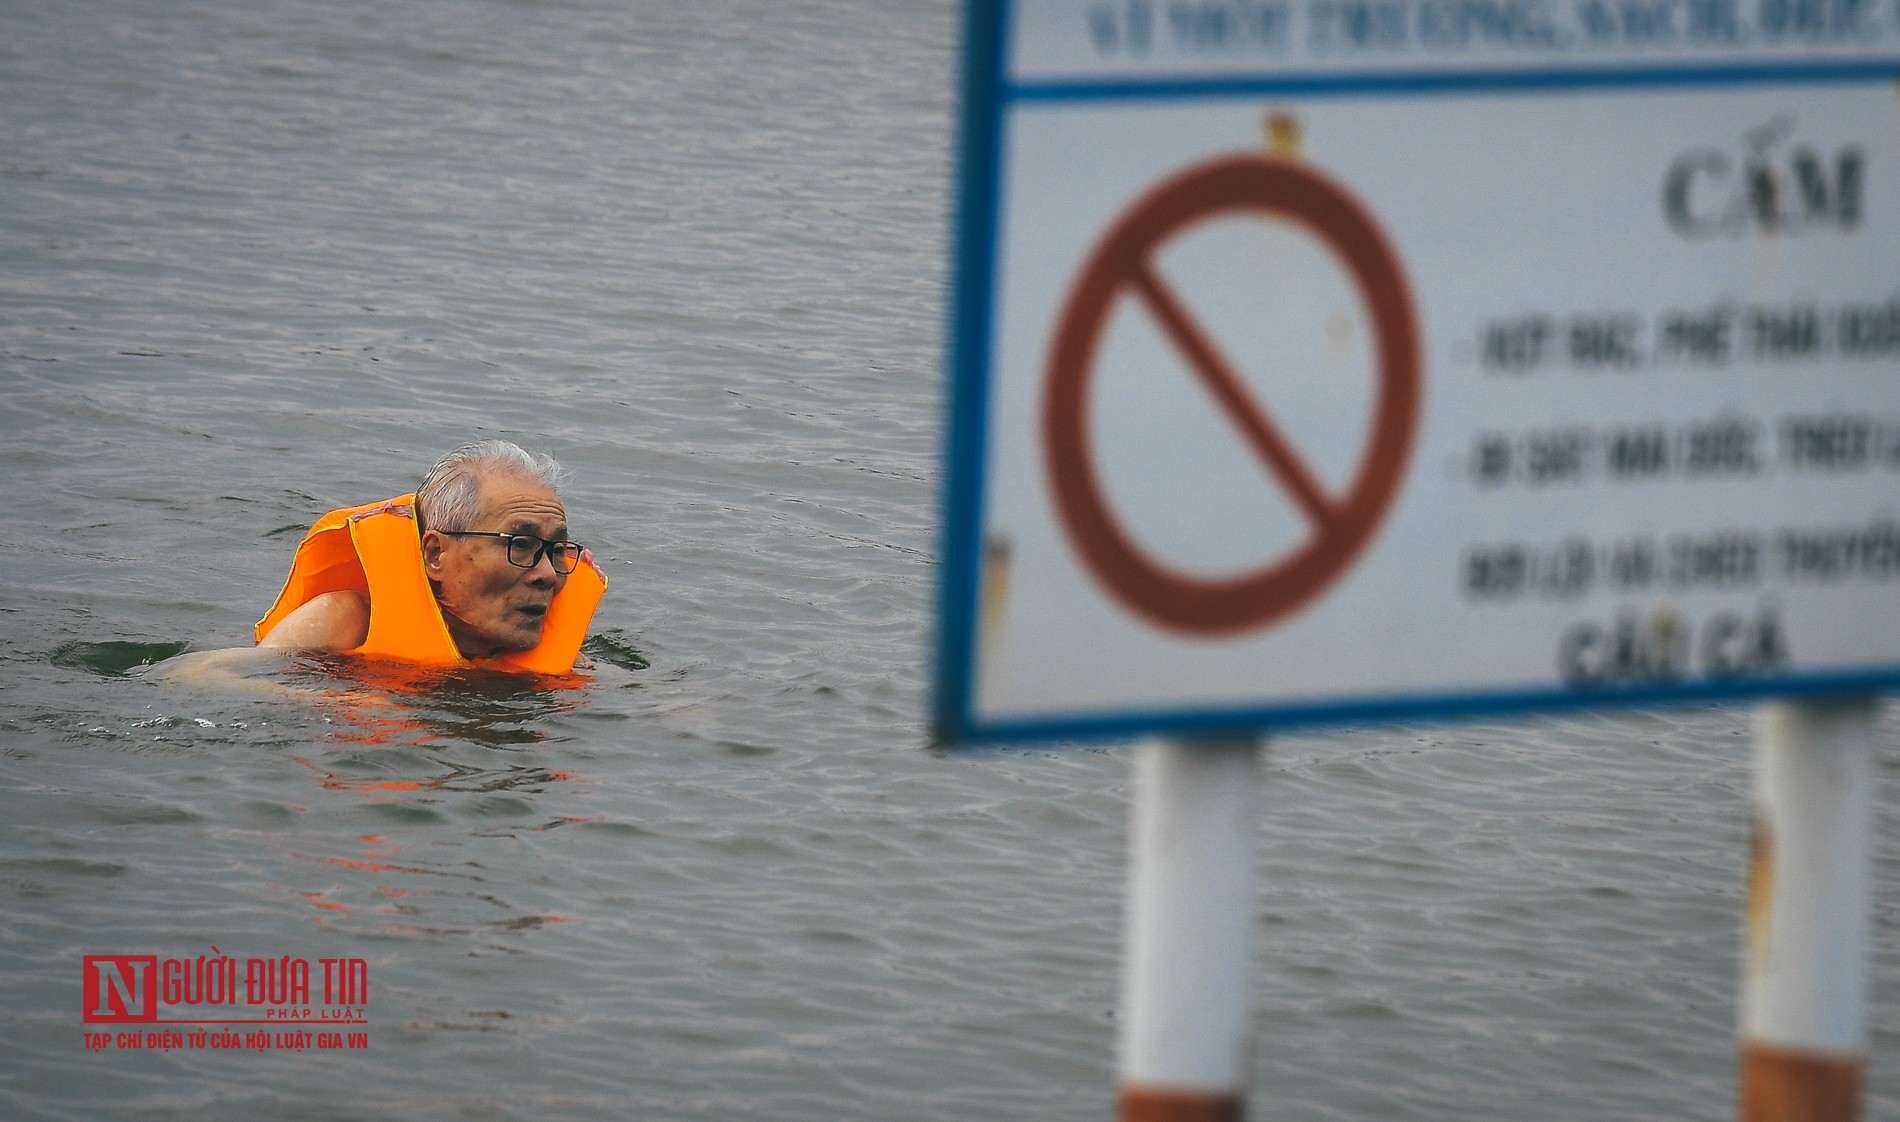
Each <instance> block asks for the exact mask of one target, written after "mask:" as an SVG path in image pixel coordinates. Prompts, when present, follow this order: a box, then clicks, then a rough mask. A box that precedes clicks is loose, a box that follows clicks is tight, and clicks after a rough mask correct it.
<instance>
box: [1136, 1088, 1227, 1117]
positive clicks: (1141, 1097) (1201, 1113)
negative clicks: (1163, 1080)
mask: <svg viewBox="0 0 1900 1122" xmlns="http://www.w3.org/2000/svg"><path fill="white" fill-rule="evenodd" d="M1244 1117H1245V1115H1244V1113H1243V1112H1242V1110H1241V1108H1240V1097H1239V1096H1238V1095H1215V1094H1208V1093H1206V1092H1202V1091H1175V1090H1168V1089H1166V1088H1160V1087H1123V1088H1122V1097H1121V1122H1241V1120H1242V1119H1243V1118H1244Z"/></svg>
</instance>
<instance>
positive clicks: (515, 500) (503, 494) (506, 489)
mask: <svg viewBox="0 0 1900 1122" xmlns="http://www.w3.org/2000/svg"><path fill="white" fill-rule="evenodd" d="M480 482H481V486H480V494H481V516H480V517H479V518H477V519H476V520H475V524H474V525H473V526H470V527H468V528H469V529H471V530H492V531H497V532H500V533H504V534H532V535H534V536H535V537H537V538H544V539H546V540H548V541H563V540H565V539H566V538H567V512H566V511H565V510H563V509H562V507H561V500H560V499H557V498H555V497H554V492H553V491H551V490H549V489H548V488H547V487H546V486H544V485H543V484H542V483H541V482H540V481H539V480H536V479H534V478H533V477H531V476H523V475H515V474H512V473H494V472H491V473H489V474H487V475H484V476H482V477H481V481H480ZM422 563H423V568H424V570H425V571H426V572H427V573H428V575H429V580H430V581H432V582H433V583H434V585H435V590H436V601H437V603H438V604H440V605H441V608H442V619H443V622H445V623H447V624H448V627H449V635H450V637H452V638H453V639H454V640H455V645H456V646H457V647H459V648H461V651H462V655H463V656H464V657H466V658H493V657H494V656H496V655H499V654H506V653H508V652H511V651H525V650H529V649H531V648H532V647H533V646H534V645H535V644H537V643H539V642H540V641H541V628H542V626H543V625H544V624H545V623H546V622H547V614H548V605H549V604H550V603H551V602H552V601H553V600H554V594H555V593H557V592H559V591H560V590H561V587H562V586H563V585H565V584H566V583H567V577H566V575H565V574H562V573H557V572H555V571H554V565H553V563H552V562H551V561H549V559H548V558H547V556H546V555H545V554H544V555H543V556H541V557H539V558H537V559H536V560H535V563H534V568H532V569H523V568H521V567H520V566H518V565H511V564H509V563H508V543H507V542H506V541H504V540H503V539H501V538H488V537H450V536H449V535H447V534H443V533H440V532H438V531H435V530H425V531H423V534H422Z"/></svg>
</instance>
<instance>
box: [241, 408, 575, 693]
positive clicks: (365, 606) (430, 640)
mask: <svg viewBox="0 0 1900 1122" xmlns="http://www.w3.org/2000/svg"><path fill="white" fill-rule="evenodd" d="M560 474H561V468H560V465H559V464H557V463H555V461H554V459H553V458H552V457H550V456H546V455H541V454H536V453H531V452H528V451H526V450H525V449H522V448H521V447H519V446H517V445H515V444H511V443H509V442H508V441H505V440H484V441H480V442H478V443H474V444H466V445H463V446H462V447H460V448H457V449H456V450H455V451H453V452H450V453H449V454H448V455H446V456H444V457H443V458H442V459H441V460H440V461H438V462H437V463H436V465H435V466H434V467H433V468H431V469H429V474H428V475H427V476H425V477H424V478H423V481H422V486H420V487H418V488H417V489H416V491H415V493H414V494H413V495H400V496H397V497H396V498H393V499H389V500H387V501H385V502H380V503H369V504H367V505H364V506H360V507H347V508H344V509H342V510H335V511H331V512H330V513H329V514H326V515H324V516H323V517H322V518H320V519H318V520H317V523H316V524H315V525H314V526H312V527H311V528H310V532H309V533H308V534H306V535H305V537H304V540H303V543H302V544H301V545H299V546H298V547H297V557H296V560H295V562H294V563H293V564H292V567H291V572H290V577H289V579H288V580H286V581H285V583H284V590H283V592H281V593H279V594H278V597H277V602H276V604H274V605H273V606H272V607H271V610H270V612H269V613H267V614H266V615H265V616H264V618H263V619H262V620H261V621H259V622H258V625H257V630H256V636H257V643H258V646H260V647H268V648H278V649H286V650H303V651H348V652H354V653H358V654H363V655H368V656H373V657H381V658H398V659H405V660H408V661H411V662H420V663H425V664H431V665H439V666H485V667H494V668H496V669H502V670H526V671H533V672H537V673H543V674H561V673H566V672H567V671H569V670H570V669H584V668H586V667H588V666H591V665H592V663H591V662H590V661H589V660H588V659H587V656H585V655H583V654H581V653H580V645H581V641H582V640H583V639H584V638H586V632H587V624H588V621H589V620H590V619H592V618H593V614H594V608H595V606H596V605H597V604H599V602H600V597H601V593H602V592H604V591H605V590H606V587H607V582H606V577H605V574H603V573H602V572H601V571H600V567H599V566H598V565H596V564H595V563H594V558H593V554H592V553H591V552H589V551H588V550H586V549H584V548H582V547H581V546H580V545H579V544H578V543H577V542H575V541H573V540H572V539H570V538H569V537H568V527H567V512H566V510H565V508H563V507H562V505H561V499H560V496H559V495H558V494H557V493H556V491H555V486H556V484H557V483H558V482H559V478H560Z"/></svg>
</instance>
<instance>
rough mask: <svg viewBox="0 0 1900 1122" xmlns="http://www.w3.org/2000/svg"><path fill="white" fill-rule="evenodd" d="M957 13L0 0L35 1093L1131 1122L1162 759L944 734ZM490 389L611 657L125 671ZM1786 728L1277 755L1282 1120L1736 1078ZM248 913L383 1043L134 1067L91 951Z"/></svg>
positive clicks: (12, 836)
mask: <svg viewBox="0 0 1900 1122" xmlns="http://www.w3.org/2000/svg"><path fill="white" fill-rule="evenodd" d="M957 16H958V13H957V11H956V9H955V7H954V6H953V5H952V4H950V3H948V2H946V0H930V2H907V0H883V2H878V0H854V2H842V0H705V2H700V3H694V4H662V3H657V2H655V3H645V2H631V3H611V2H609V0H546V2H528V0H417V2H414V3H403V4H387V3H371V2H369V0H331V2H327V3H319V4H310V3H297V4H292V3H283V2H271V0H251V2H246V3H238V2H235V0H180V2H177V3H168V4H164V5H152V4H141V3H133V2H131V0H72V2H66V3H52V2H45V0H21V2H16V3H10V4H7V5H5V6H0V106H4V110H5V111H4V113H0V479H4V480H5V482H6V486H5V488H4V492H0V514H4V523H3V524H4V527H5V529H4V532H0V566H3V568H0V776H3V777H4V779H3V781H0V823H4V825H0V899H4V901H5V904H4V909H3V910H0V1116H4V1117H6V1118H9V1119H39V1118H49V1119H87V1120H92V1119H101V1118H136V1119H141V1120H164V1119H203V1118H230V1119H311V1120H317V1119H324V1120H329V1119H388V1118H402V1119H502V1118H603V1117H611V1118H641V1119H648V1118H651V1119H681V1120H698V1119H705V1120H713V1119H730V1118H761V1119H776V1120H814V1122H815V1120H819V1119H840V1118H849V1119H870V1120H882V1119H944V1120H951V1119H956V1120H959V1122H961V1120H967V1119H971V1118H994V1119H1005V1118H1031V1117H1033V1118H1040V1119H1098V1118H1103V1117H1107V1116H1109V1114H1110V1112H1111V1110H1112V1107H1111V1102H1112V1095H1113V1091H1114V1072H1113V1042H1114V1028H1115V1022H1114V1016H1115V1013H1114V1002H1115V992H1116V985H1117V962H1118V940H1119V937H1120V924H1121V919H1120V908H1121V898H1122V875H1123V867H1124V847H1125V844H1126V820H1127V790H1126V788H1127V781H1128V766H1127V765H1128V759H1127V753H1126V751H1124V750H1122V749H1120V748H1116V747H1113V746H1109V747H1101V746H1096V747H1087V748H1070V749H1065V750H1060V751H1053V750H1052V751H1029V752H1022V751H1012V752H997V753H988V754H977V755H962V754H958V755H945V754H942V753H938V752H933V751H932V750H930V749H929V747H928V745H927V743H926V733H925V731H924V728H923V719H922V714H923V710H924V706H925V701H926V693H927V688H926V681H927V674H928V665H927V656H926V644H927V636H928V633H929V630H930V625H931V611H932V597H933V595H934V591H935V575H936V574H935V569H934V566H933V552H934V550H935V549H936V545H937V538H936V534H937V503H938V491H939V482H940V481H939V468H938V461H937V450H938V434H939V428H940V420H941V416H942V405H941V399H942V389H943V383H942V375H941V371H940V339H941V328H940V324H941V320H942V313H943V301H944V292H945V276H946V264H945V244H946V234H945V231H946V209H947V183H948V176H949V168H950V141H949V137H950V132H951V124H952V114H953V97H952V90H953V88H954V76H953V75H954V68H955V54H956V36H957ZM482 436H506V437H510V438H514V439H518V440H520V441H522V442H524V443H527V444H529V445H531V446H534V447H537V448H542V449H546V450H548V451H551V452H553V453H555V454H556V455H558V456H559V457H561V458H562V460H563V461H564V462H565V463H566V464H567V465H568V466H569V468H570V469H571V470H572V472H573V483H572V485H571V487H570V488H569V489H568V492H567V502H568V510H569V513H570V515H571V518H572V522H573V525H574V529H575V534H576V536H577V537H579V538H581V539H582V540H583V541H585V542H587V543H588V544H590V545H591V546H593V547H594V549H595V550H596V551H597V553H598V554H599V555H600V556H601V557H602V558H603V560H604V561H605V564H606V567H607V570H608V572H609V574H610V576H611V579H612V581H613V587H612V590H611V591H610V592H609V594H608V598H607V600H606V601H605V603H604V605H603V607H602V609H601V611H600V614H599V615H598V616H597V617H596V620H595V630H596V632H598V635H597V637H596V639H595V640H594V641H593V644H592V646H591V649H593V650H595V652H596V653H597V654H598V655H600V656H601V658H602V661H603V665H602V667H601V670H600V672H599V674H598V675H597V677H596V678H595V680H594V682H593V683H592V684H591V685H590V686H588V687H586V688H584V689H579V690H568V691H542V692H535V691H531V690H524V689H522V688H521V687H520V686H519V685H518V684H514V683H510V682H508V681H506V680H497V679H488V678H482V677H479V676H474V677H467V678H463V679H460V680H457V681H454V682H451V683H448V684H446V685H445V686H444V687H443V688H442V689H441V690H439V691H438V692H436V693H435V694H433V695H431V696H429V697H427V698H426V699H418V698H414V697H411V698H407V699H402V700H397V699H392V698H391V697H389V696H388V695H386V694H385V693H383V692H382V691H380V690H379V688H378V687H377V686H376V684H375V683H364V682H360V681H358V680H356V678H355V677H354V671H352V670H351V669H350V668H348V667H336V666H323V665H314V664H304V665H286V666H282V667H277V668H269V669H266V670H264V671H261V672H259V673H257V674H255V675H254V676H252V677H250V678H247V679H246V680H245V681H244V682H242V683H239V684H234V685H227V686H185V685H179V684H176V683H171V682H167V681H163V680H160V679H158V678H157V677H155V676H153V675H151V674H148V673H144V672H142V671H141V669H140V664H141V663H143V662H146V661H151V660H158V659H162V658H164V657H166V656H167V655H170V654H173V653H175V652H177V651H179V650H181V649H183V648H184V646H185V645H187V644H188V645H189V646H190V647H191V648H193V649H199V650H202V649H212V648H218V647H227V646H237V645H242V644H245V643H247V642H248V640H249V628H250V625H251V623H252V621H254V620H255V619H256V618H257V617H258V616H259V615H260V614H261V613H262V611H263V609H264V608H265V607H266V606H267V605H268V603H269V601H270V600H271V598H272V597H273V596H274V594H275V592H276V590H277V588H278V585H279V583H280V582H281V580H282V578H283V574H284V571H285V569H286V567H287V565H288V563H289V558H290V553H291V550H292V548H293V547H294V545H295V542H296V540H297V537H298V535H299V534H300V533H301V531H302V529H303V527H305V526H306V525H308V523H309V522H310V521H311V520H312V519H313V518H315V517H316V516H317V515H318V514H320V513H322V512H323V511H325V510H327V509H329V508H331V507H335V506H340V505H345V504H353V503H360V502H366V501H370V500H373V499H377V498H381V497H384V496H386V495H389V494H393V493H396V492H399V491H402V490H406V489H408V488H410V487H412V486H413V485H414V482H415V481H416V479H417V478H418V476H419V474H420V472H421V471H422V470H423V469H424V468H425V467H426V466H427V465H428V463H429V462H431V461H432V460H433V459H434V458H435V456H436V455H438V454H439V453H440V452H442V451H444V450H446V449H447V448H449V447H451V446H452V445H454V444H456V443H458V442H460V441H462V440H465V439H469V438H474V437H482ZM286 687H289V688H286ZM294 691H302V692H294ZM1881 722H1882V726H1881V736H1882V743H1883V745H1891V744H1893V743H1894V741H1895V740H1896V739H1897V738H1900V737H1897V734H1900V717H1897V715H1896V710H1895V708H1894V707H1893V706H1892V705H1888V706H1887V707H1885V708H1884V709H1883V710H1882V716H1881ZM1750 735H1751V733H1750V714H1749V713H1748V711H1747V710H1746V709H1745V708H1725V707H1701V708H1695V709H1687V710H1669V711H1662V712H1654V713H1636V714H1621V715H1614V716H1589V715H1586V716H1566V717H1562V718H1551V719H1538V720H1526V721H1519V722H1485V723H1457V724H1439V725H1419V726H1406V727H1384V728H1378V729H1372V730H1342V731H1337V732H1329V733H1324V734H1311V735H1304V736H1299V737H1288V738H1285V739H1281V740H1277V741H1275V742H1274V743H1273V744H1272V745H1271V747H1270V757H1269V767H1268V768H1267V771H1266V780H1267V781H1266V784H1265V787H1264V792H1263V802H1264V804H1265V805H1264V808H1263V812H1262V814H1261V817H1260V821H1259V845H1260V860H1259V878H1258V883H1259V886H1260V898H1259V903H1258V906H1257V909H1256V912H1257V925H1256V944H1257V945H1256V957H1255V971H1254V975H1253V979H1252V986H1253V996H1252V1008H1253V1011H1254V1030H1253V1035H1252V1038H1251V1039H1252V1044H1251V1051H1250V1063H1249V1073H1248V1089H1249V1100H1250V1109H1251V1110H1252V1112H1253V1114H1254V1116H1255V1117H1259V1118H1273V1119H1314V1120H1318V1119H1347V1118H1352V1119H1366V1118H1379V1119H1421V1120H1422V1119H1443V1120H1452V1119H1524V1118H1533V1117H1534V1118H1539V1119H1556V1120H1573V1119H1574V1120H1579V1122H1581V1120H1585V1119H1603V1118H1617V1119H1656V1120H1663V1119H1671V1120H1674V1119H1719V1118H1726V1117H1730V1116H1731V1114H1732V1105H1731V1104H1732V1101H1733V1094H1732V1081H1733V1077H1734V1076H1733V1073H1734V1052H1735V1044H1734V1029H1733V1025H1734V1010H1735V991H1736V984H1737V983H1736V979H1737V973H1738V968H1737V950H1738V943H1739V923H1740V919H1739V917H1740V895H1741V885H1742V879H1743V876H1742V874H1743V858H1744V854H1745V850H1746V832H1747V831H1746V826H1747V820H1748V802H1747V790H1748V783H1749V775H1750V769H1749V758H1748V746H1749V737H1750ZM1879 776H1880V783H1881V803H1882V804H1883V805H1885V806H1889V807H1890V806H1892V805H1893V804H1894V802H1895V798H1894V796H1895V793H1896V785H1900V767H1896V764H1895V761H1894V759H1893V758H1892V756H1891V753H1887V754H1884V755H1883V758H1882V760H1881V764H1880V769H1879ZM1879 830H1880V833H1879V839H1878V844H1877V847H1876V860H1877V863H1878V864H1877V868H1876V882H1875V883H1876V896H1877V902H1876V909H1875V913H1874V917H1873V948H1874V964H1873V992H1872V1005H1871V1014H1870V1020H1871V1027H1872V1032H1871V1040H1870V1075H1869V1078H1870V1086H1869V1090H1868V1114H1869V1115H1870V1116H1872V1117H1882V1116H1890V1115H1892V1114H1893V1113H1894V1111H1895V1110H1896V1109H1900V1069H1897V1068H1896V1067H1895V1065H1894V1062H1893V1061H1894V1057H1895V1055H1896V1054H1897V1052H1900V1049H1897V1048H1896V1045H1900V1016H1897V1014H1900V988H1896V982H1897V981H1900V938H1896V935H1900V910H1897V909H1896V904H1897V902H1900V893H1896V891H1895V890H1896V886H1900V827H1896V824H1895V816H1893V815H1891V814H1889V815H1886V816H1885V817H1884V818H1883V819H1882V822H1881V825H1880V827H1879ZM213 947H217V948H219V949H220V951H221V952H222V953H224V954H229V955H232V956H235V957H237V958H239V959H243V958H246V957H260V958H261V957H271V958H276V957H278V956H282V955H291V956H296V957H303V958H307V959H310V960H316V959H319V958H323V957H338V958H360V959H363V960H365V961H366V962H367V964H368V970H369V976H370V979H371V986H372V989H371V994H370V998H369V1001H368V1004H367V1019H368V1021H369V1026H370V1027H369V1029H368V1033H369V1043H368V1047H367V1048H362V1049H346V1050H344V1051H322V1050H311V1051H301V1052H300V1051H284V1050H273V1051H257V1050H235V1051H231V1050H222V1051H221V1050H212V1049H190V1048H187V1049H181V1050H174V1051H147V1050H139V1051H122V1050H119V1049H117V1048H116V1047H115V1048H113V1049H110V1050H104V1051H89V1050H88V1048H87V1046H86V1041H85V1038H84V1035H83V1032H82V1024H81V1020H80V1012H81V1009H80V1005H81V980H82V969H81V966H82V958H83V956H84V955H88V954H155V955H158V956H159V957H160V958H165V957H178V958H187V957H192V958H195V957H196V956H198V955H209V954H213V953H214V952H213V951H212V950H211V948H213Z"/></svg>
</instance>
